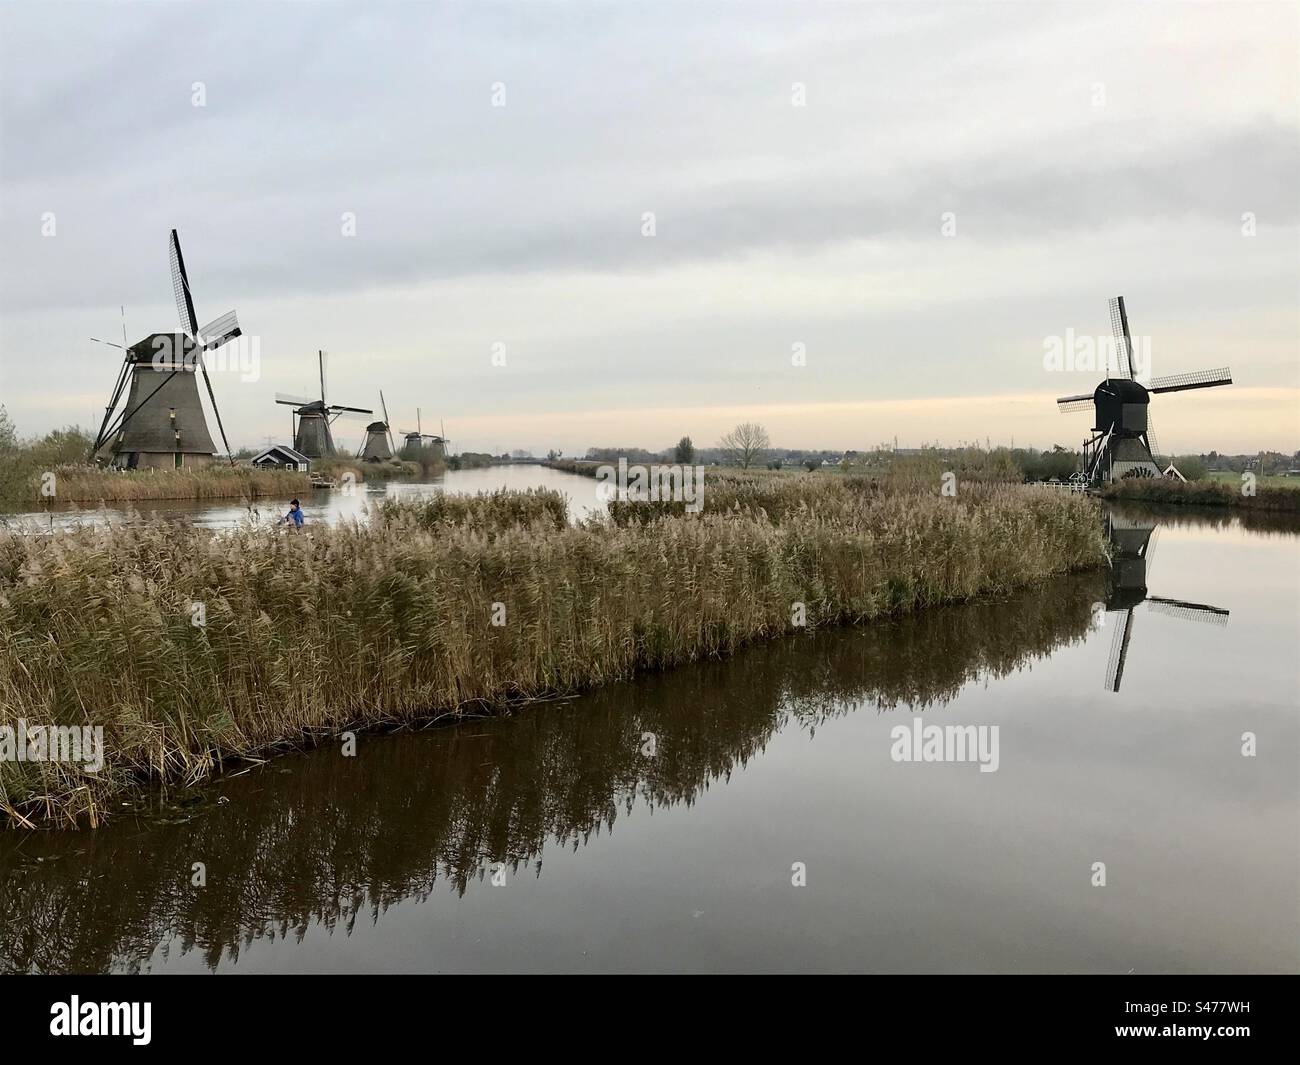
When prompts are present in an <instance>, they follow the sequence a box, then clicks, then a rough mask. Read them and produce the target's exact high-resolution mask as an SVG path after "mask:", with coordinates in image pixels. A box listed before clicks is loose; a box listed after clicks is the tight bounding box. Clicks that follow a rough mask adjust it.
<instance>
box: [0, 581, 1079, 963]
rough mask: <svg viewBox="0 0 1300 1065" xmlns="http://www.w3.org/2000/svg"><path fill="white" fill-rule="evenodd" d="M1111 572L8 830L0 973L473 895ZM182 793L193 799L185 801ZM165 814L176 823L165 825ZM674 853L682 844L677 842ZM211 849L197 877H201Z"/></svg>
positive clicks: (995, 667) (215, 948) (1064, 626)
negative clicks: (62, 826)
mask: <svg viewBox="0 0 1300 1065" xmlns="http://www.w3.org/2000/svg"><path fill="white" fill-rule="evenodd" d="M1104 580H1105V577H1104V574H1102V573H1100V572H1097V573H1092V574H1087V575H1078V576H1073V577H1069V578H1063V579H1061V580H1060V581H1058V582H1056V583H1054V584H1053V585H1052V586H1050V587H1048V588H1042V589H1038V590H1035V591H1034V592H1032V593H1028V594H1024V595H1020V596H1017V597H1014V598H1011V599H1008V600H1006V601H1002V602H995V603H973V604H968V605H965V606H961V607H953V608H950V609H943V610H933V611H930V612H928V613H925V614H922V615H920V616H916V617H908V618H902V619H898V620H895V621H891V622H888V623H882V624H877V625H873V626H869V627H864V628H861V629H846V630H835V631H828V632H822V633H816V634H810V635H809V636H807V637H803V638H796V639H790V640H784V641H779V642H777V643H774V644H768V645H762V646H757V647H754V648H751V649H749V650H747V651H745V652H743V653H742V654H740V655H738V656H736V657H734V658H732V659H729V660H726V661H721V662H711V663H704V664H700V665H697V666H692V667H687V668H684V669H680V670H675V671H672V672H669V673H664V674H659V675H656V676H653V677H650V678H646V679H644V680H642V681H639V682H636V683H633V684H622V685H615V686H611V687H608V688H605V689H601V690H598V691H596V692H594V693H591V694H589V695H586V696H583V697H582V698H580V699H578V700H573V701H571V702H564V703H559V704H554V705H545V704H544V705H534V706H530V707H527V708H525V709H524V710H522V711H521V712H519V713H518V714H517V715H516V716H515V717H514V718H512V719H509V720H483V721H475V722H467V723H464V724H461V725H458V726H455V727H451V728H442V729H435V730H428V731H423V732H416V733H407V734H403V735H396V736H385V737H370V738H367V739H364V740H363V742H362V744H361V748H360V751H359V756H358V757H356V758H344V757H341V756H340V755H339V754H338V752H337V750H336V749H335V748H322V749H319V750H317V751H315V752H312V753H311V754H309V755H305V756H300V757H294V758H290V759H286V760H282V761H279V762H273V763H271V764H269V765H267V766H263V767H260V768H259V769H257V770H255V771H252V772H249V773H247V774H245V775H243V776H239V777H236V778H233V779H228V780H225V781H221V782H219V783H217V784H216V785H215V786H213V787H211V788H209V789H207V790H205V791H204V792H202V793H201V794H200V795H197V796H194V797H193V799H192V800H191V799H190V798H188V797H187V798H182V799H180V800H173V801H171V802H169V803H167V804H166V805H164V806H163V808H162V809H161V810H159V811H155V812H154V814H153V815H152V816H150V817H147V818H143V819H140V820H138V821H132V822H129V823H128V822H119V823H117V824H114V825H112V826H110V827H109V828H107V829H104V830H101V831H99V832H96V833H90V834H83V835H66V834H65V835H53V836H49V835H47V836H37V835H22V836H20V835H17V834H13V833H11V834H10V835H8V836H6V837H4V838H3V839H0V928H3V929H4V931H3V933H0V969H4V970H7V971H19V972H68V971H75V972H83V971H103V970H139V969H141V968H149V967H151V966H158V965H162V964H164V963H165V962H166V961H167V960H168V959H169V958H171V957H172V956H173V955H186V954H190V953H191V952H196V953H197V954H198V955H199V956H201V957H202V959H203V962H204V964H205V965H207V966H209V967H217V966H218V965H220V964H225V965H229V964H231V963H233V962H235V961H237V960H238V959H239V958H240V955H241V952H242V951H245V950H247V949H248V948H249V947H250V946H251V945H253V944H254V943H255V942H265V941H276V940H283V939H285V938H290V939H293V940H294V941H295V942H296V941H301V939H302V937H304V936H305V935H307V934H308V932H309V931H311V932H312V933H313V934H318V933H320V932H322V931H323V932H325V933H327V934H328V935H330V936H346V937H351V936H352V934H353V933H354V931H355V929H356V927H357V922H358V919H360V918H364V919H365V920H366V921H368V922H370V923H378V922H381V921H382V920H383V919H384V915H385V913H386V912H387V911H388V910H389V909H390V908H391V907H393V906H396V905H398V904H401V903H404V902H411V901H414V902H423V901H425V900H428V899H429V898H430V896H431V895H433V894H434V893H435V891H438V890H439V887H440V882H441V886H442V887H443V888H445V889H446V890H447V891H449V892H451V893H453V894H454V895H455V896H464V895H465V894H466V893H467V892H471V893H472V891H471V889H472V888H474V887H475V886H476V885H477V886H479V887H482V890H484V891H490V890H492V889H491V888H490V887H488V886H486V885H485V883H484V881H485V878H488V877H490V876H491V874H492V872H493V868H494V864H495V863H501V865H502V867H504V868H508V869H509V870H511V873H512V874H513V875H520V874H521V873H523V872H524V871H527V872H528V874H529V875H530V876H533V877H542V876H543V868H542V867H543V858H544V854H545V853H546V852H547V851H548V849H550V848H569V849H572V850H577V849H578V848H579V847H580V846H582V845H584V844H587V843H590V842H591V841H592V840H593V839H594V838H596V837H598V836H601V835H602V834H609V833H612V832H613V831H614V830H615V827H616V825H617V824H618V822H619V820H620V818H621V817H623V816H625V815H628V814H631V813H632V811H633V809H634V808H638V807H639V808H642V809H644V810H646V811H656V810H664V809H668V808H672V807H690V806H692V805H693V804H695V803H696V802H697V801H699V800H700V799H701V797H702V796H703V795H704V794H705V793H706V792H708V791H709V789H710V788H711V787H712V786H714V785H715V784H717V783H719V782H724V783H725V782H730V781H731V779H732V777H733V774H735V773H737V772H739V771H740V770H742V769H744V768H745V767H746V766H747V765H748V764H749V763H750V762H751V761H752V760H753V759H755V758H756V757H757V756H758V755H760V754H762V753H763V752H764V751H765V749H766V748H767V746H768V744H769V743H770V742H771V740H772V738H773V737H774V736H775V735H777V734H779V733H783V732H789V731H791V730H793V731H796V732H799V733H803V734H805V735H807V736H810V737H811V736H812V735H814V734H815V733H816V732H817V730H818V729H819V728H820V727H822V726H823V725H824V724H825V723H826V722H828V721H830V720H833V719H836V718H838V717H841V716H843V715H846V714H849V713H850V712H851V711H855V710H856V711H857V712H859V713H863V712H869V711H868V710H865V709H864V704H866V705H867V706H868V707H875V708H876V709H877V710H878V711H882V712H883V711H889V710H892V709H895V708H902V707H910V708H912V709H916V710H923V709H926V708H933V707H937V706H941V705H944V704H946V703H948V702H949V701H950V700H951V699H953V697H954V696H956V695H957V694H958V692H959V691H961V690H962V689H963V688H964V687H965V686H967V685H969V684H971V683H972V682H975V681H979V682H982V683H985V684H987V683H990V682H993V681H995V680H996V679H997V678H999V677H1004V676H1006V675H1008V674H1010V673H1012V672H1013V671H1017V670H1020V669H1023V668H1026V667H1028V666H1030V665H1031V664H1032V663H1034V662H1035V661H1038V660H1040V659H1043V658H1046V657H1047V656H1049V655H1050V654H1051V653H1052V652H1053V651H1054V650H1056V649H1058V648H1060V647H1062V646H1064V645H1068V644H1073V643H1076V642H1081V641H1083V640H1084V639H1085V637H1086V635H1087V633H1088V631H1089V629H1090V622H1091V619H1092V608H1091V604H1092V603H1093V602H1095V601H1096V600H1097V598H1098V597H1099V596H1100V595H1103V594H1104ZM191 801H193V803H194V805H187V803H189V802H191ZM168 822H175V823H168ZM674 860H679V859H674ZM196 861H202V862H203V863H204V865H205V866H206V870H207V885H206V886H205V887H203V888H201V889H197V888H195V887H193V886H192V885H191V877H192V875H193V872H192V867H193V863H194V862H196Z"/></svg>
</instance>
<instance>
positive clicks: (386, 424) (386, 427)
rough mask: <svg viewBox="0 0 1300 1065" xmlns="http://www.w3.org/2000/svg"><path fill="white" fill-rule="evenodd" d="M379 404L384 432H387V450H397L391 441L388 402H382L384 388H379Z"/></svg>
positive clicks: (391, 426)
mask: <svg viewBox="0 0 1300 1065" xmlns="http://www.w3.org/2000/svg"><path fill="white" fill-rule="evenodd" d="M379 406H380V407H382V408H383V411H384V432H386V433H387V434H388V450H389V451H392V452H396V451H397V445H396V444H394V443H393V423H392V422H390V421H389V420H388V404H387V403H385V402H384V390H383V389H382V388H381V389H380V390H379Z"/></svg>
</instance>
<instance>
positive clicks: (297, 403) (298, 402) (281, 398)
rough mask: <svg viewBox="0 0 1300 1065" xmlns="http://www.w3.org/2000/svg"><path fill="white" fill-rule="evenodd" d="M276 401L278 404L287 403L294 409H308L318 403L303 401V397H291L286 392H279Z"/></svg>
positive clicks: (309, 400) (311, 400) (312, 400)
mask: <svg viewBox="0 0 1300 1065" xmlns="http://www.w3.org/2000/svg"><path fill="white" fill-rule="evenodd" d="M275 401H276V402H277V403H287V404H290V405H292V406H294V407H306V406H308V405H309V404H312V403H315V402H316V401H315V400H314V399H303V398H302V396H291V395H289V394H288V393H286V392H277V393H276V394H275Z"/></svg>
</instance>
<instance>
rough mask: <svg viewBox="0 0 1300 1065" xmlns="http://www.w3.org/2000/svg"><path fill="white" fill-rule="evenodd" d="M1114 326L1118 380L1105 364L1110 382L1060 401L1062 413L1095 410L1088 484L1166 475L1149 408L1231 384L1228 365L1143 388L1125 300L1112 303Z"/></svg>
mask: <svg viewBox="0 0 1300 1065" xmlns="http://www.w3.org/2000/svg"><path fill="white" fill-rule="evenodd" d="M1110 322H1111V329H1112V332H1113V333H1114V336H1115V349H1116V355H1117V358H1116V362H1117V364H1118V365H1117V372H1118V376H1117V377H1111V376H1110V366H1109V360H1107V374H1106V379H1105V380H1104V381H1103V382H1102V383H1101V384H1099V385H1098V386H1097V388H1096V390H1095V391H1093V392H1085V393H1082V394H1081V395H1077V396H1062V397H1061V398H1060V399H1058V400H1057V401H1056V406H1057V409H1058V410H1060V411H1061V412H1062V413H1065V412H1067V411H1076V410H1086V409H1087V408H1089V407H1092V408H1093V410H1094V411H1095V414H1096V417H1095V420H1094V422H1093V427H1092V434H1093V435H1092V436H1091V437H1090V438H1089V439H1088V440H1086V441H1084V444H1083V455H1082V470H1081V475H1082V476H1083V478H1084V479H1086V481H1087V483H1089V484H1100V483H1101V482H1103V481H1118V480H1120V479H1122V478H1124V477H1159V476H1161V475H1162V471H1161V469H1160V463H1159V461H1158V457H1159V451H1158V450H1157V447H1158V445H1157V444H1156V441H1155V433H1154V430H1153V428H1152V425H1151V413H1150V410H1149V406H1150V403H1151V396H1152V395H1154V394H1155V393H1159V392H1186V391H1189V390H1191V389H1193V388H1215V387H1217V386H1219V385H1230V384H1232V371H1231V370H1229V369H1228V368H1227V367H1226V366H1224V367H1221V368H1220V369H1217V370H1197V371H1194V372H1192V373H1182V374H1173V375H1172V376H1169V377H1156V378H1154V379H1152V381H1151V382H1150V384H1146V385H1143V384H1140V383H1139V382H1138V381H1136V380H1134V378H1133V339H1132V336H1131V335H1130V334H1129V328H1128V312H1127V311H1126V310H1125V308H1124V297H1123V296H1115V297H1113V298H1112V299H1111V301H1110ZM1166 472H1167V471H1166Z"/></svg>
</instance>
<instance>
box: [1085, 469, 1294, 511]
mask: <svg viewBox="0 0 1300 1065" xmlns="http://www.w3.org/2000/svg"><path fill="white" fill-rule="evenodd" d="M1102 495H1104V496H1105V497H1106V498H1107V499H1118V500H1126V499H1128V500H1144V501H1147V502H1151V503H1179V504H1184V505H1191V506H1202V507H1244V508H1246V509H1248V510H1274V511H1289V512H1290V513H1292V514H1296V513H1300V483H1297V484H1296V485H1295V486H1286V485H1280V486H1279V485H1258V486H1256V488H1255V494H1254V495H1243V494H1242V491H1241V486H1240V484H1233V483H1230V482H1224V481H1186V482H1184V481H1177V480H1172V479H1168V478H1164V477H1161V478H1155V477H1129V478H1127V479H1126V480H1122V481H1115V482H1114V483H1113V484H1110V485H1108V486H1107V487H1106V488H1105V490H1104V491H1103V492H1102Z"/></svg>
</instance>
